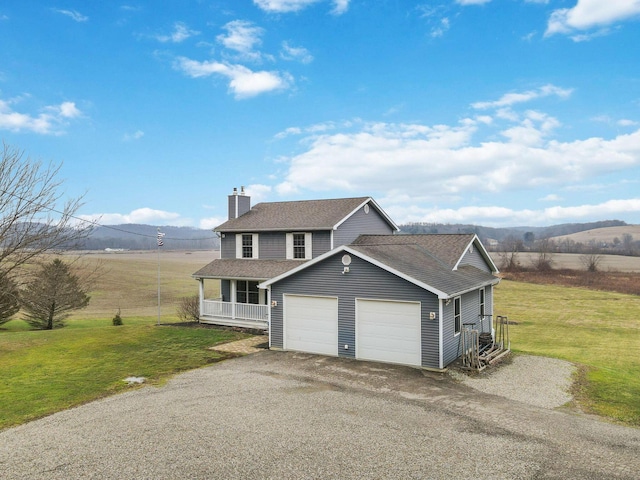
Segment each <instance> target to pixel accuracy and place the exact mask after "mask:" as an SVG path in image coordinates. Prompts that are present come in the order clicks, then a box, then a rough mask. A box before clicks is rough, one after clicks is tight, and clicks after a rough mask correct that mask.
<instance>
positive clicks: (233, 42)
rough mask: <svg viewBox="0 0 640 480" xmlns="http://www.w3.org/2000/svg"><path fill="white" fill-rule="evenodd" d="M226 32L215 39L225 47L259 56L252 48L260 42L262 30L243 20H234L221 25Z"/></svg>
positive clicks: (246, 54) (247, 54) (248, 54)
mask: <svg viewBox="0 0 640 480" xmlns="http://www.w3.org/2000/svg"><path fill="white" fill-rule="evenodd" d="M223 28H224V29H225V30H226V31H227V33H226V34H220V35H218V36H217V37H216V40H217V41H218V42H219V43H221V44H222V45H223V46H224V47H225V48H228V49H229V50H234V51H236V52H238V53H241V54H243V55H245V56H251V57H259V56H260V55H259V54H257V53H256V52H254V48H255V47H257V46H259V45H261V44H262V39H261V38H260V37H262V35H263V33H264V30H263V29H262V28H260V27H256V26H254V25H253V23H251V22H249V21H245V20H234V21H232V22H229V23H227V24H226V25H225V26H224V27H223Z"/></svg>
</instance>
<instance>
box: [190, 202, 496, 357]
mask: <svg viewBox="0 0 640 480" xmlns="http://www.w3.org/2000/svg"><path fill="white" fill-rule="evenodd" d="M215 231H216V232H218V233H219V234H220V241H221V258H220V259H218V260H214V261H213V262H211V263H210V264H209V265H207V266H205V267H204V268H202V269H200V270H199V271H198V272H196V273H195V274H194V277H195V278H196V279H197V280H198V281H199V282H200V302H201V310H200V311H201V316H200V318H201V321H202V322H208V323H215V324H221V325H237V326H249V327H253V328H256V327H258V328H265V329H268V332H269V347H270V348H271V349H281V350H294V351H300V352H308V353H316V354H322V355H332V356H340V357H350V358H355V359H362V360H373V361H382V362H389V363H399V364H404V365H413V366H418V367H423V368H432V369H443V368H445V367H446V366H447V365H448V364H450V363H451V362H453V361H454V360H456V359H457V358H458V357H459V356H460V355H461V354H462V353H463V348H464V347H463V345H462V343H461V337H462V336H461V332H462V330H463V329H464V328H472V329H476V330H478V331H485V332H490V331H491V319H492V316H493V286H494V285H495V284H497V283H498V281H499V279H498V278H497V277H496V276H495V274H496V273H497V268H496V266H495V264H494V263H493V261H492V260H491V257H490V256H489V254H488V253H487V251H486V250H485V248H484V246H483V245H482V243H481V242H480V240H479V239H478V237H477V236H476V235H473V234H462V235H395V233H396V232H397V231H398V227H397V226H396V225H395V223H394V222H393V221H392V220H391V219H390V218H389V216H388V215H387V214H386V213H385V212H384V211H383V210H382V209H381V208H380V206H379V205H378V204H377V203H376V202H375V201H374V200H373V199H372V198H370V197H359V198H346V199H331V200H311V201H299V202H273V203H259V204H257V205H255V206H254V207H251V204H250V199H249V197H248V196H247V195H244V192H243V191H242V190H241V192H240V193H238V192H237V191H235V190H234V193H233V195H230V196H229V220H228V221H227V222H225V223H223V224H222V225H220V226H219V227H217V228H216V229H215ZM211 279H215V280H216V281H219V282H220V292H221V298H218V299H207V298H206V296H205V292H206V287H205V282H207V281H209V280H211Z"/></svg>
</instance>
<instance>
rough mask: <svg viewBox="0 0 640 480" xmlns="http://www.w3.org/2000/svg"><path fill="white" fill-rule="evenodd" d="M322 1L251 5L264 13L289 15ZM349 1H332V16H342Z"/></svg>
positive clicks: (273, 0)
mask: <svg viewBox="0 0 640 480" xmlns="http://www.w3.org/2000/svg"><path fill="white" fill-rule="evenodd" d="M321 1H324V0H253V3H254V4H255V5H256V6H257V7H258V8H260V9H262V10H264V11H265V12H271V13H291V12H299V11H300V10H304V9H305V8H307V7H309V6H311V5H313V4H314V3H319V2H321ZM350 1H351V0H332V1H331V3H332V4H333V9H332V10H331V13H332V14H334V15H342V14H343V13H345V12H346V11H347V10H348V9H349V2H350Z"/></svg>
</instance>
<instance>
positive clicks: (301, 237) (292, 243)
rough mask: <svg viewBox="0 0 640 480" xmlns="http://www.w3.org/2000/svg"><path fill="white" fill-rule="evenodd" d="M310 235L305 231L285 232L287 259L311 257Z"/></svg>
mask: <svg viewBox="0 0 640 480" xmlns="http://www.w3.org/2000/svg"><path fill="white" fill-rule="evenodd" d="M311 239H312V235H311V233H310V232H306V233H287V259H288V260H309V259H311V257H312V248H311Z"/></svg>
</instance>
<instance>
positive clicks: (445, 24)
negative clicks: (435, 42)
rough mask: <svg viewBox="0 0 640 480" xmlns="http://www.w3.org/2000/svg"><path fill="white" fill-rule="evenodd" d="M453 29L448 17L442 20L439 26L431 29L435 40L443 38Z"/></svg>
mask: <svg viewBox="0 0 640 480" xmlns="http://www.w3.org/2000/svg"><path fill="white" fill-rule="evenodd" d="M449 28H451V24H450V22H449V19H448V18H447V17H444V18H441V19H440V22H439V24H438V25H437V26H435V27H433V28H432V29H431V36H432V37H433V38H438V37H442V36H443V35H444V34H445V33H446V32H448V31H449Z"/></svg>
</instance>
